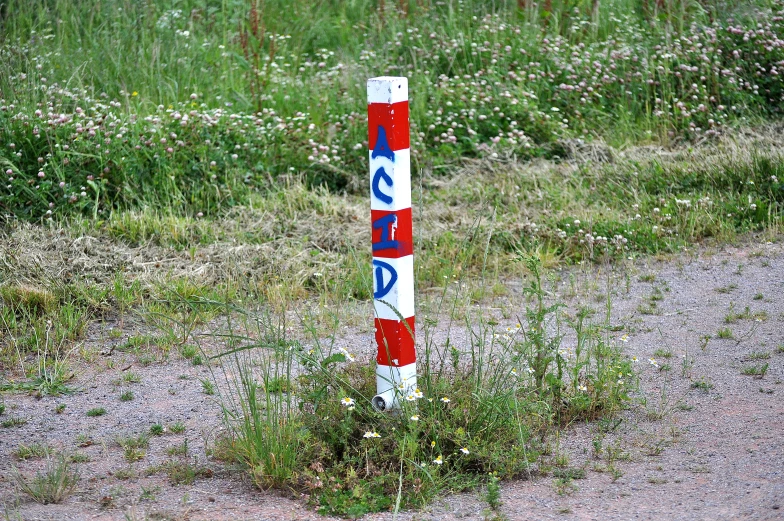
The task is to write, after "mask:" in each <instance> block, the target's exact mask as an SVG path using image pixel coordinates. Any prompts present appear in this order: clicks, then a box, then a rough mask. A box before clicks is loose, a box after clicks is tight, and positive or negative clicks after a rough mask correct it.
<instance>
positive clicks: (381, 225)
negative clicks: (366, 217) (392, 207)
mask: <svg viewBox="0 0 784 521" xmlns="http://www.w3.org/2000/svg"><path fill="white" fill-rule="evenodd" d="M396 221H397V216H396V215H395V214H393V213H391V214H389V215H385V216H384V217H381V218H379V219H376V220H375V221H373V229H374V230H378V229H380V230H381V240H380V241H379V242H376V243H374V244H373V251H376V250H385V249H387V248H397V247H398V243H397V241H395V240H393V239H390V237H389V236H390V233H389V227H390V225H391V224H394V223H395V222H396Z"/></svg>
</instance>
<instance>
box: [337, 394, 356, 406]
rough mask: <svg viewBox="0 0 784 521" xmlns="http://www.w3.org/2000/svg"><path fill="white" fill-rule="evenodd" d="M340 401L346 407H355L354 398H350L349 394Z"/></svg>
mask: <svg viewBox="0 0 784 521" xmlns="http://www.w3.org/2000/svg"><path fill="white" fill-rule="evenodd" d="M340 403H341V405H343V406H344V407H353V406H354V400H353V399H352V398H349V397H348V396H346V397H345V398H343V399H342V400H340Z"/></svg>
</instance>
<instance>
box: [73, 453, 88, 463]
mask: <svg viewBox="0 0 784 521" xmlns="http://www.w3.org/2000/svg"><path fill="white" fill-rule="evenodd" d="M68 460H69V461H70V462H71V463H87V462H88V461H90V456H88V455H87V454H85V453H83V452H72V453H70V454H68Z"/></svg>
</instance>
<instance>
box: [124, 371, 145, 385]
mask: <svg viewBox="0 0 784 521" xmlns="http://www.w3.org/2000/svg"><path fill="white" fill-rule="evenodd" d="M122 380H123V382H126V383H129V384H138V383H139V382H141V381H142V377H141V376H139V373H135V372H133V371H127V372H125V373H123V376H122Z"/></svg>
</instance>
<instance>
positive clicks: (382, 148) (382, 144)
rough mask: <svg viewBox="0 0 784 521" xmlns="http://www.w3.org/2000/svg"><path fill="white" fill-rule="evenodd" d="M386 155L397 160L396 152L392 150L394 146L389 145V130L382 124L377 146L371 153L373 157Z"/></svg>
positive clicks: (379, 128)
mask: <svg viewBox="0 0 784 521" xmlns="http://www.w3.org/2000/svg"><path fill="white" fill-rule="evenodd" d="M379 156H380V157H386V158H387V159H389V160H390V161H392V162H394V161H395V153H394V152H392V148H390V146H389V140H388V139H387V131H386V129H385V128H384V127H382V126H381V125H379V126H378V137H377V138H376V146H375V147H374V148H373V153H372V154H370V157H371V158H372V159H375V158H377V157H379Z"/></svg>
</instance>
